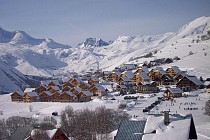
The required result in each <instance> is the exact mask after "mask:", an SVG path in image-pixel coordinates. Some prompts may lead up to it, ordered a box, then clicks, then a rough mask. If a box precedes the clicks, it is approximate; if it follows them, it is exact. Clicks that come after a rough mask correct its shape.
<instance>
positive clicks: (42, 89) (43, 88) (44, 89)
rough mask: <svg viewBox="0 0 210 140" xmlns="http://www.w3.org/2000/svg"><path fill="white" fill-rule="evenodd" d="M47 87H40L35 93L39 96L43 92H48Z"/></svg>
mask: <svg viewBox="0 0 210 140" xmlns="http://www.w3.org/2000/svg"><path fill="white" fill-rule="evenodd" d="M46 90H47V87H46V86H45V85H40V86H39V87H37V88H36V89H35V92H37V93H38V94H41V93H42V92H43V91H46Z"/></svg>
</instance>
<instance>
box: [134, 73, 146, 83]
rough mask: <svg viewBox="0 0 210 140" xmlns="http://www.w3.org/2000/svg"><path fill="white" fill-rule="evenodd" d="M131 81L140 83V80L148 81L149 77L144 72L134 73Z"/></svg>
mask: <svg viewBox="0 0 210 140" xmlns="http://www.w3.org/2000/svg"><path fill="white" fill-rule="evenodd" d="M131 80H132V82H135V83H140V82H149V81H150V78H149V77H148V76H147V74H146V73H145V72H142V73H136V74H134V76H133V78H131Z"/></svg>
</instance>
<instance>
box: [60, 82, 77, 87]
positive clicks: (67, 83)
mask: <svg viewBox="0 0 210 140" xmlns="http://www.w3.org/2000/svg"><path fill="white" fill-rule="evenodd" d="M62 86H63V87H66V86H68V87H71V88H73V87H75V85H74V84H73V83H71V82H70V81H68V82H65V83H64V84H63V85H62Z"/></svg>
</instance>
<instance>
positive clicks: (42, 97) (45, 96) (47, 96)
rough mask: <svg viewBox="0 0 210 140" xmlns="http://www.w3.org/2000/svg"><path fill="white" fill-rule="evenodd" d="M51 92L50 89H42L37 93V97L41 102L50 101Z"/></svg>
mask: <svg viewBox="0 0 210 140" xmlns="http://www.w3.org/2000/svg"><path fill="white" fill-rule="evenodd" d="M52 94H53V93H51V92H50V91H43V92H42V93H40V94H39V98H40V101H41V102H51V100H52V99H51V96H52Z"/></svg>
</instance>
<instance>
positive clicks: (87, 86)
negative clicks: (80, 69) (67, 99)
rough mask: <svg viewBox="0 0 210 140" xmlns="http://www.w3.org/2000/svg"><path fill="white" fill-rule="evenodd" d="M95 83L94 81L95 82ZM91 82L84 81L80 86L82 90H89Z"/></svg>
mask: <svg viewBox="0 0 210 140" xmlns="http://www.w3.org/2000/svg"><path fill="white" fill-rule="evenodd" d="M93 84H94V83H93ZM90 86H91V85H90V84H88V83H86V82H82V83H81V84H80V85H79V87H80V88H81V89H82V90H88V89H89V88H90Z"/></svg>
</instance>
